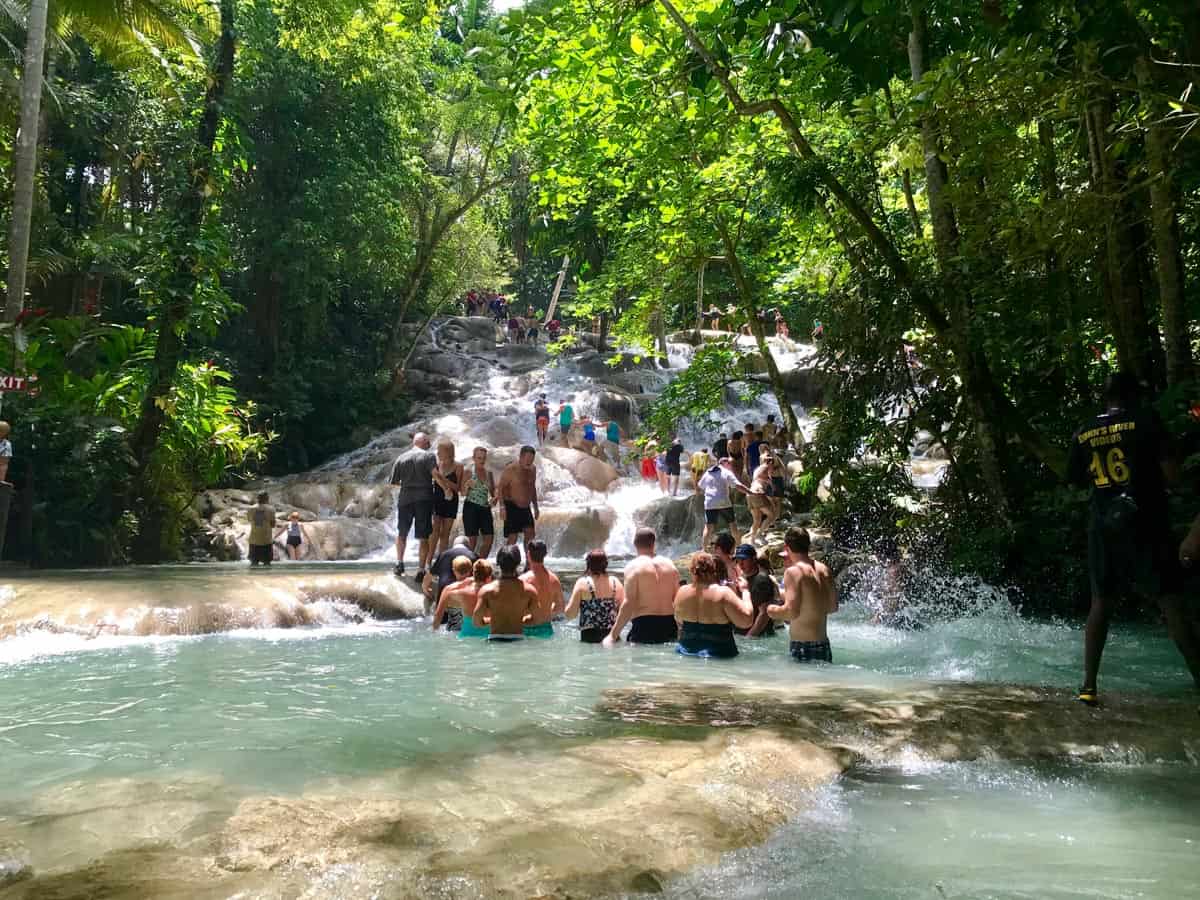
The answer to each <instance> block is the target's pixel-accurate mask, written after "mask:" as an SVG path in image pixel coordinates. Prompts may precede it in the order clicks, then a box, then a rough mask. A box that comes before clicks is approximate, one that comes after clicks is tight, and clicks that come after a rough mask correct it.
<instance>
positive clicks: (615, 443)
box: [604, 419, 621, 466]
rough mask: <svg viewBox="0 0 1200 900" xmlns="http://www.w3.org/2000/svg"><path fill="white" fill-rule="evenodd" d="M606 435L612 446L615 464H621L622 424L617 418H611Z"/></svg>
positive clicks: (606, 427) (605, 430) (606, 428)
mask: <svg viewBox="0 0 1200 900" xmlns="http://www.w3.org/2000/svg"><path fill="white" fill-rule="evenodd" d="M604 437H605V439H606V440H607V442H608V446H609V447H611V448H612V460H613V465H614V466H620V465H621V425H620V423H619V422H617V420H616V419H609V420H608V425H606V426H605V429H604Z"/></svg>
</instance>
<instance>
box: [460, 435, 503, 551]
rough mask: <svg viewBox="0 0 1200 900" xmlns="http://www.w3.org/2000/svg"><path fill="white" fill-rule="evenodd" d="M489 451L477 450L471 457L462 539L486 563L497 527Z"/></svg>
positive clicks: (464, 494)
mask: <svg viewBox="0 0 1200 900" xmlns="http://www.w3.org/2000/svg"><path fill="white" fill-rule="evenodd" d="M487 457H488V451H487V447H476V448H475V451H474V452H473V453H472V454H471V467H470V469H468V470H467V480H466V483H465V484H464V485H463V507H462V520H463V536H464V537H466V539H467V546H468V547H470V548H471V549H472V550H474V551H475V552H477V553H478V554H479V556H480V558H482V559H487V557H488V554H489V553H491V552H492V541H493V540H494V539H495V534H496V525H495V522H494V521H493V520H492V507H493V506H495V505H496V502H497V497H496V479H495V477H494V476H493V475H492V473H491V472H490V471H488V467H487Z"/></svg>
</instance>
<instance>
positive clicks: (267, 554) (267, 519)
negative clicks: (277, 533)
mask: <svg viewBox="0 0 1200 900" xmlns="http://www.w3.org/2000/svg"><path fill="white" fill-rule="evenodd" d="M248 517H249V519H250V536H249V538H247V543H248V544H249V547H250V565H251V566H259V565H262V566H269V565H270V564H271V560H272V559H274V557H275V537H274V534H273V531H274V528H275V507H273V506H272V505H271V496H270V494H267V493H266V492H265V491H264V492H263V493H261V494H259V495H258V504H257V505H255V506H252V507H250V512H249V514H248Z"/></svg>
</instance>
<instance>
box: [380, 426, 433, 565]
mask: <svg viewBox="0 0 1200 900" xmlns="http://www.w3.org/2000/svg"><path fill="white" fill-rule="evenodd" d="M437 464H438V461H437V455H436V454H435V453H434V452H433V451H432V450H431V449H430V442H429V436H428V435H427V434H425V432H423V431H418V432H417V433H416V434H415V435H414V436H413V445H412V447H411V448H410V449H409V450H407V451H406V452H404V453H402V454H401V455H400V457H399V458H398V459H397V460H396V464H395V465H394V466H392V475H391V478H390V479H389V483H390V484H391V485H392V487H393V488H396V489H397V491H398V496H397V497H396V568H395V573H396V576H397V577H399V576H402V575H403V574H404V549H405V547H406V546H407V544H408V532H409V530H410V529H411V530H412V532H413V537H415V538H416V539H417V544H418V553H417V576H416V578H417V582H418V583H420V582H421V581H422V580H423V579H424V577H425V569H426V568H427V567H428V565H429V551H430V546H429V538H430V536H431V535H432V534H433V470H434V469H436V468H437Z"/></svg>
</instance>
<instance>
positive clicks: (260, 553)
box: [250, 544, 275, 566]
mask: <svg viewBox="0 0 1200 900" xmlns="http://www.w3.org/2000/svg"><path fill="white" fill-rule="evenodd" d="M274 549H275V548H274V547H272V546H271V545H270V544H251V545H250V565H252V566H256V565H259V564H261V565H264V566H269V565H270V564H271V558H272V557H273V556H274V555H275V553H274Z"/></svg>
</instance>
